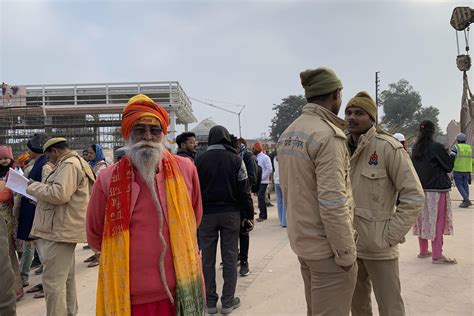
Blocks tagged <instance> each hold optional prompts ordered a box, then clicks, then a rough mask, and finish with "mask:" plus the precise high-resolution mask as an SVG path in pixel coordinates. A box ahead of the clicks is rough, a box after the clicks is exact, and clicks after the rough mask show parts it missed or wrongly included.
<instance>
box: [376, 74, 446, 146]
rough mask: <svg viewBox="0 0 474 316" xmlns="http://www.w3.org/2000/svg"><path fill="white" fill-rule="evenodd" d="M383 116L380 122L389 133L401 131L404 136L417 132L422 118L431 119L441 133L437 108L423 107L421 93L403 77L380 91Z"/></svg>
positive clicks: (409, 136)
mask: <svg viewBox="0 0 474 316" xmlns="http://www.w3.org/2000/svg"><path fill="white" fill-rule="evenodd" d="M381 103H382V105H383V111H384V117H383V118H382V121H381V124H382V125H383V126H384V127H385V128H386V129H387V131H389V132H390V133H396V132H398V133H402V134H404V135H405V137H406V138H411V137H413V136H415V135H417V134H418V126H419V124H420V122H421V121H423V120H431V121H432V122H433V123H434V124H435V126H436V131H437V133H438V134H439V133H441V129H440V128H439V124H438V122H439V121H438V115H439V110H438V109H437V108H435V107H433V106H429V107H423V106H422V104H421V95H420V93H419V92H418V91H416V90H415V89H414V88H413V87H412V86H411V85H410V83H409V82H408V81H407V80H405V79H400V80H399V81H398V82H396V83H391V84H390V85H389V86H388V89H387V90H384V91H382V93H381Z"/></svg>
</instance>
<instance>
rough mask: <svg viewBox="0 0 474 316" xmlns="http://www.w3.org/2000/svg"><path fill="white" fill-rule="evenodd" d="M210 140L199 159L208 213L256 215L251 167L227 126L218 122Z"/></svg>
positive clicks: (205, 205)
mask: <svg viewBox="0 0 474 316" xmlns="http://www.w3.org/2000/svg"><path fill="white" fill-rule="evenodd" d="M208 144H209V147H208V148H207V151H206V152H205V153H203V154H202V155H199V157H197V158H196V160H195V163H196V167H197V171H198V174H199V182H200V183H201V194H202V203H203V208H204V214H217V213H224V212H239V211H240V212H241V215H242V217H243V218H247V219H253V216H254V214H253V202H252V197H251V196H250V188H249V183H248V180H247V170H246V168H245V164H244V163H243V161H242V158H240V156H239V155H238V153H237V151H236V150H235V149H234V148H233V147H232V145H231V139H230V134H229V132H228V131H227V129H226V128H225V127H223V126H219V125H217V126H214V127H213V128H212V129H211V130H210V132H209V140H208Z"/></svg>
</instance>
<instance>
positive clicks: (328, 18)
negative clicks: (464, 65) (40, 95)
mask: <svg viewBox="0 0 474 316" xmlns="http://www.w3.org/2000/svg"><path fill="white" fill-rule="evenodd" d="M456 6H470V7H471V8H474V1H402V0H392V1H383V0H378V1H356V0H353V1H336V0H333V1H73V0H68V1H66V0H63V1H19V0H15V1H6V0H0V20H1V30H0V31H1V47H0V54H1V56H0V80H2V81H5V82H8V83H10V84H19V85H21V84H50V83H87V82H128V81H168V80H172V81H174V80H177V81H179V82H180V83H181V85H182V86H183V88H184V90H185V92H186V93H187V94H188V95H189V96H192V97H195V98H200V99H214V100H221V101H226V102H230V103H238V104H245V105H246V106H247V107H246V109H245V110H244V112H243V114H242V132H243V136H244V137H260V136H261V134H262V133H264V132H266V133H268V130H269V128H268V126H269V125H270V121H271V119H272V117H273V116H274V112H273V111H272V107H273V104H274V103H280V101H281V99H282V98H284V97H286V96H288V95H290V94H302V93H303V90H302V88H301V85H300V81H299V73H300V71H302V70H304V69H307V68H316V67H320V66H326V67H330V68H332V69H334V70H335V71H336V72H337V74H338V75H339V77H340V78H341V79H342V81H343V84H344V91H343V97H344V101H343V104H344V105H345V103H346V102H347V101H348V100H349V98H351V97H352V96H353V95H355V94H356V93H357V92H358V91H360V90H367V91H369V93H370V94H371V95H372V96H373V95H374V94H375V92H374V91H375V88H374V80H375V78H374V77H375V72H376V71H381V75H380V76H381V88H382V90H383V89H386V88H387V87H388V84H389V83H392V82H395V81H398V80H399V79H401V78H405V79H407V80H408V81H409V82H410V83H411V84H412V85H413V86H414V88H415V90H417V91H419V92H420V93H421V95H422V102H423V105H424V106H430V105H433V106H435V107H437V108H439V109H440V112H441V114H440V123H441V127H442V129H445V127H446V125H447V123H448V122H449V121H450V120H451V119H458V117H459V108H460V99H461V92H462V73H461V72H460V71H459V70H458V69H457V68H456V55H457V49H456V36H455V31H454V29H453V28H452V27H451V25H450V24H449V20H450V17H451V13H452V10H453V9H454V7H456ZM471 38H474V36H471ZM472 46H474V45H472ZM462 48H463V49H464V45H462ZM473 49H474V47H473ZM471 82H473V84H472V85H474V75H472V71H471ZM193 109H194V113H195V115H196V117H197V118H198V120H202V119H204V118H208V117H212V118H213V120H214V121H216V122H217V123H219V124H222V125H225V126H227V127H228V128H229V130H230V131H231V132H233V133H235V134H237V133H238V124H237V117H236V116H234V115H232V114H227V113H225V112H222V111H219V110H215V109H213V108H210V107H208V106H205V105H201V104H199V103H196V102H193ZM229 109H231V110H237V108H232V107H231V108H229ZM340 115H342V112H341V113H340ZM192 126H193V125H192ZM192 126H191V127H192ZM181 129H182V128H181Z"/></svg>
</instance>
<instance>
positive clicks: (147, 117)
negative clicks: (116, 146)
mask: <svg viewBox="0 0 474 316" xmlns="http://www.w3.org/2000/svg"><path fill="white" fill-rule="evenodd" d="M138 123H142V124H148V125H161V128H162V129H163V134H164V135H166V133H167V132H168V124H169V117H168V112H166V110H165V109H163V108H162V107H161V106H159V105H158V104H156V103H155V102H154V101H153V100H152V99H150V98H149V97H147V96H146V95H144V94H137V95H136V96H134V97H132V98H131V99H130V100H129V101H128V103H127V106H126V107H125V109H124V110H123V113H122V128H121V133H122V136H123V138H124V139H125V140H128V138H129V136H130V132H131V131H132V128H133V126H134V125H135V124H138Z"/></svg>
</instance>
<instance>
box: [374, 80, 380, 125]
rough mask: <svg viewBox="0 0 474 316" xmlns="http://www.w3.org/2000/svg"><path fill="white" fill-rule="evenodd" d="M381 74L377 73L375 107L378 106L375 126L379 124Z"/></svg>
mask: <svg viewBox="0 0 474 316" xmlns="http://www.w3.org/2000/svg"><path fill="white" fill-rule="evenodd" d="M379 73H380V71H376V72H375V105H377V117H376V118H375V125H377V124H379V83H380V79H379Z"/></svg>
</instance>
